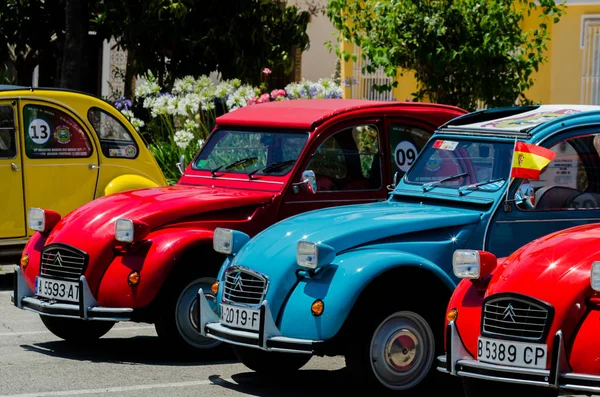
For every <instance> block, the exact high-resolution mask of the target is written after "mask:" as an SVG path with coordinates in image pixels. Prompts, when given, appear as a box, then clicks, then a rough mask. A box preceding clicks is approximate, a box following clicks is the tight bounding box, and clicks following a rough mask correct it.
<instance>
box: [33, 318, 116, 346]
mask: <svg viewBox="0 0 600 397" xmlns="http://www.w3.org/2000/svg"><path fill="white" fill-rule="evenodd" d="M40 318H41V319H42V322H43V323H44V325H45V326H46V328H48V330H49V331H50V332H52V333H53V334H54V335H56V336H58V337H59V338H61V339H64V340H66V341H68V342H75V343H90V342H94V341H96V340H98V339H99V338H100V337H102V336H104V335H105V334H106V333H107V332H108V331H110V329H111V328H112V327H113V326H114V325H115V322H114V321H85V320H79V319H75V318H63V317H52V316H45V315H43V314H40Z"/></svg>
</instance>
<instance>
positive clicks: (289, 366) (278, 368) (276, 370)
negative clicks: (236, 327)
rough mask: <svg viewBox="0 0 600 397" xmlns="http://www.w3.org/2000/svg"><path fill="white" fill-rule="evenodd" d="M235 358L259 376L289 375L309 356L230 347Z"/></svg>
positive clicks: (308, 359) (303, 363) (301, 365)
mask: <svg viewBox="0 0 600 397" xmlns="http://www.w3.org/2000/svg"><path fill="white" fill-rule="evenodd" d="M232 348H233V352H234V353H235V356H236V357H237V358H238V360H240V361H241V362H242V364H244V365H245V366H246V367H248V368H250V369H251V370H253V371H255V372H258V373H260V374H277V375H289V374H292V373H294V372H296V371H298V370H299V369H300V368H302V367H303V366H304V365H305V364H306V363H307V362H309V361H310V359H311V358H312V356H311V355H310V354H302V353H279V352H267V351H264V350H259V349H253V348H249V347H242V346H232Z"/></svg>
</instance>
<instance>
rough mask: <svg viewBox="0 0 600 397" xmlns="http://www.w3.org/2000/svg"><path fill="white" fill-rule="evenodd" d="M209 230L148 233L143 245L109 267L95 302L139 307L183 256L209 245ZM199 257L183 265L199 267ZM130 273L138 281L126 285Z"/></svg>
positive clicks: (152, 295)
mask: <svg viewBox="0 0 600 397" xmlns="http://www.w3.org/2000/svg"><path fill="white" fill-rule="evenodd" d="M212 237H213V231H212V230H198V229H195V230H194V229H183V230H181V229H178V230H177V233H173V230H172V229H162V230H158V231H155V232H153V233H151V234H150V235H149V236H148V237H147V239H146V241H145V242H141V243H140V244H139V246H137V247H135V249H131V250H130V251H127V252H126V253H125V254H124V255H122V256H116V257H115V259H114V260H113V262H112V263H111V264H110V266H109V267H108V269H107V270H106V272H105V273H104V276H103V277H102V281H101V282H100V286H99V288H98V293H97V298H96V300H97V301H98V303H99V304H100V305H101V306H105V307H131V308H133V309H138V308H142V307H144V306H147V305H148V304H150V303H151V302H152V301H153V300H154V299H155V298H156V296H157V295H158V293H159V291H160V289H161V287H162V286H163V285H164V283H165V281H166V280H167V278H168V277H169V274H170V273H171V270H172V269H173V267H174V266H175V264H177V262H178V261H179V260H180V259H181V258H183V257H184V255H185V254H186V253H187V252H188V251H189V250H190V249H193V248H196V247H198V246H200V245H202V244H210V243H212ZM202 259H203V258H194V261H193V262H192V263H189V264H187V265H186V266H202V265H203V263H202ZM132 271H137V272H139V274H140V282H139V284H137V285H135V286H130V285H129V282H128V276H129V274H130V273H131V272H132Z"/></svg>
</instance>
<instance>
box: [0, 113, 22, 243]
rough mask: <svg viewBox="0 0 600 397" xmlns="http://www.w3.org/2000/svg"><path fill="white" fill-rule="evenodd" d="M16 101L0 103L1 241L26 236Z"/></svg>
mask: <svg viewBox="0 0 600 397" xmlns="http://www.w3.org/2000/svg"><path fill="white" fill-rule="evenodd" d="M13 103H15V104H16V102H12V101H0V239H4V238H11V239H13V238H19V237H25V236H26V230H25V206H24V201H23V200H24V198H23V173H22V171H23V167H22V159H21V153H20V142H19V137H18V135H17V119H16V117H17V112H16V107H15V106H14V105H13Z"/></svg>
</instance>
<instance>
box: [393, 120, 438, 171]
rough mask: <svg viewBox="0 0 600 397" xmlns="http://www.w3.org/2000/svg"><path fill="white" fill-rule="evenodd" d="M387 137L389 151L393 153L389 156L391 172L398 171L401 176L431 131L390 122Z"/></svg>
mask: <svg viewBox="0 0 600 397" xmlns="http://www.w3.org/2000/svg"><path fill="white" fill-rule="evenodd" d="M388 137H389V144H390V153H392V155H393V157H392V158H390V163H391V164H390V166H391V170H392V174H394V173H396V172H398V176H399V177H400V178H401V177H402V176H404V174H405V173H406V171H408V169H409V168H410V166H411V165H412V164H413V162H414V161H415V159H416V158H417V154H419V152H420V151H421V149H422V148H423V146H425V143H427V141H428V140H429V138H431V132H428V131H425V130H422V129H420V128H416V127H411V126H408V125H404V124H390V126H389V128H388Z"/></svg>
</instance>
